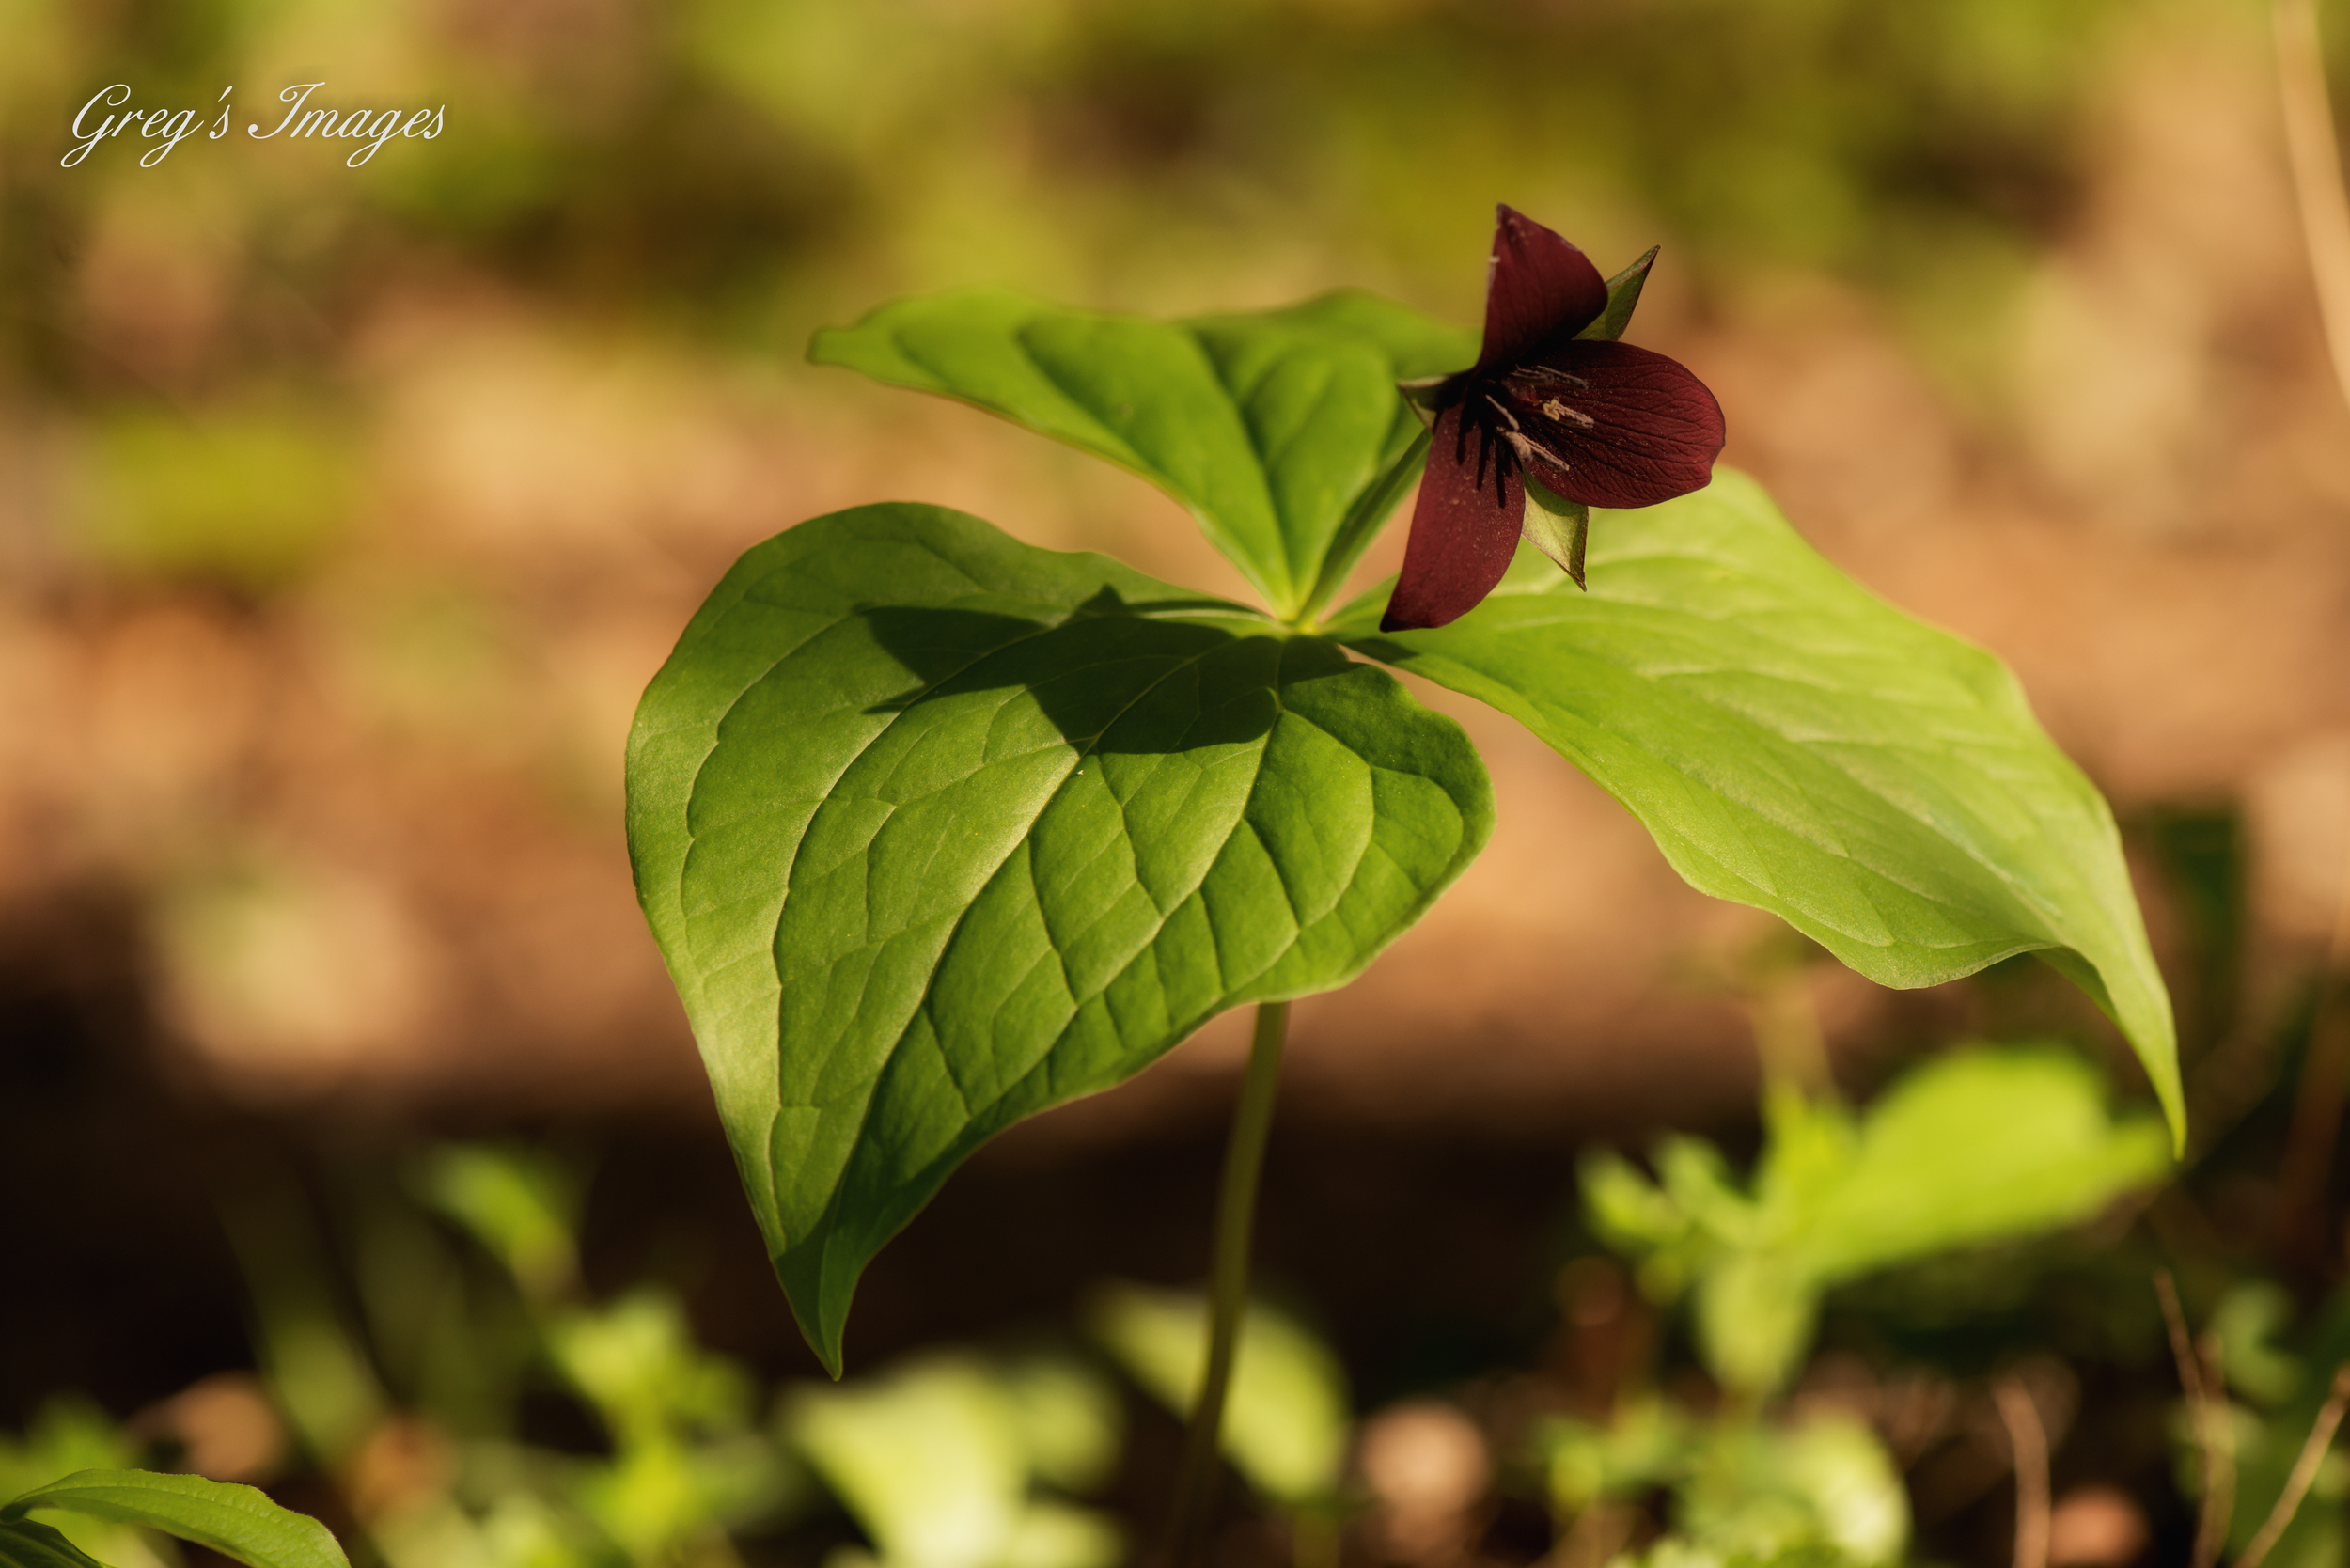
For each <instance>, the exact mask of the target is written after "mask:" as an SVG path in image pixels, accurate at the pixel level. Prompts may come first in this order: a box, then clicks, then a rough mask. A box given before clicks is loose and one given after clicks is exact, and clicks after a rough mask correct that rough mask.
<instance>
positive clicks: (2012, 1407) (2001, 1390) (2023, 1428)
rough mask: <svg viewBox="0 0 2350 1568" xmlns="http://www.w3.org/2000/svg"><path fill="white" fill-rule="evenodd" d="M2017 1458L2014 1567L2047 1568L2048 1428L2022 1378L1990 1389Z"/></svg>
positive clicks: (2007, 1379)
mask: <svg viewBox="0 0 2350 1568" xmlns="http://www.w3.org/2000/svg"><path fill="white" fill-rule="evenodd" d="M1991 1394H1992V1397H1993V1398H1994V1399H1996V1400H1998V1404H1999V1419H2001V1420H2003V1421H2005V1422H2006V1423H2007V1442H2008V1448H2009V1450H2011V1451H2012V1452H2013V1454H2014V1456H2015V1568H2048V1532H2049V1516H2048V1429H2047V1428H2046V1427H2045V1426H2043V1425H2042V1424H2041V1421H2040V1407H2039V1406H2038V1405H2036V1404H2034V1403H2032V1398H2031V1390H2030V1389H2029V1388H2025V1387H2024V1381H2023V1379H2022V1378H2019V1377H2015V1376H2013V1375H2010V1376H2007V1377H2002V1378H2000V1379H1999V1380H1998V1382H1997V1383H1995V1384H1993V1385H1992V1386H1991Z"/></svg>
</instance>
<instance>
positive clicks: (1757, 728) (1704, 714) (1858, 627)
mask: <svg viewBox="0 0 2350 1568" xmlns="http://www.w3.org/2000/svg"><path fill="white" fill-rule="evenodd" d="M1385 599H1386V590H1385V589H1384V588H1382V589H1380V590H1377V591H1375V592H1373V593H1371V594H1369V595H1366V596H1365V597H1364V599H1363V600H1361V601H1358V602H1357V603H1356V604H1355V605H1352V606H1350V607H1349V608H1348V609H1347V611H1346V612H1345V613H1344V614H1343V615H1342V616H1340V618H1338V619H1337V620H1336V621H1334V623H1333V625H1332V633H1333V635H1340V636H1342V637H1344V638H1345V640H1347V642H1348V645H1349V646H1351V647H1353V648H1355V649H1356V650H1357V651H1361V652H1364V653H1368V654H1370V655H1371V656H1372V657H1375V658H1379V659H1384V660H1386V661H1387V662H1388V663H1391V664H1394V665H1396V666H1400V667H1402V668H1404V669H1408V670H1410V671H1411V672H1412V673H1413V674H1415V675H1420V676H1424V677H1426V678H1427V679H1429V680H1432V681H1434V682H1438V683H1439V684H1441V685H1446V686H1449V687H1451V688H1453V689H1454V690H1456V691H1459V692H1463V693H1465V694H1467V695H1468V696H1471V697H1475V698H1481V699H1482V700H1484V701H1487V702H1490V703H1492V704H1493V705H1494V706H1495V707H1496V708H1499V709H1500V710H1501V711H1502V712H1504V713H1509V714H1510V715H1512V717H1514V718H1516V719H1518V720H1519V721H1521V722H1522V723H1524V724H1525V725H1526V726H1527V727H1528V729H1532V730H1533V731H1534V732H1535V733H1536V734H1537V735H1539V736H1541V737H1542V738H1543V740H1544V741H1545V742H1547V743H1548V744H1549V745H1551V747H1552V748H1553V749H1554V750H1556V751H1557V752H1559V755H1560V756H1562V757H1564V758H1566V759H1567V760H1569V761H1571V762H1573V763H1575V765H1576V766H1577V767H1579V768H1581V769H1582V770H1583V771H1584V772H1585V773H1587V774H1589V775H1590V776H1591V777H1593V778H1594V779H1596V780H1598V781H1599V783H1600V784H1601V786H1602V787H1604V788H1605V789H1606V790H1607V792H1609V793H1611V794H1613V795H1614V796H1615V797H1616V798H1617V799H1618V800H1620V801H1622V803H1623V804H1624V806H1625V807H1626V808H1629V809H1630V810H1631V812H1632V813H1633V815H1635V816H1636V817H1637V818H1639V819H1640V822H1641V823H1642V824H1643V825H1645V826H1646V827H1647V828H1648V830H1649V832H1650V833H1652V834H1653V835H1654V836H1655V839H1656V841H1657V844H1658V845H1659V846H1660V847H1661V848H1662V849H1663V850H1664V852H1665V855H1666V857H1667V858H1668V859H1669V860H1670V861H1671V862H1672V864H1673V867H1674V869H1675V870H1678V871H1680V872H1681V874H1682V875H1683V876H1684V877H1685V878H1687V879H1688V880H1689V882H1690V883H1691V884H1692V885H1694V886H1697V887H1699V888H1700V889H1702V890H1703V891H1705V892H1708V893H1712V894H1714V895H1716V896H1717V897H1720V898H1726V899H1733V900H1736V901H1737V902H1741V903H1748V904H1753V905H1756V906H1758V907H1760V908H1763V909H1767V910H1770V911H1771V912H1772V913H1774V914H1776V915H1778V916H1780V917H1782V918H1784V919H1786V920H1787V921H1788V923H1790V924H1791V925H1793V926H1794V927H1795V928H1796V929H1797V930H1799V931H1801V932H1803V933H1805V934H1806V935H1809V936H1810V937H1812V938H1814V939H1815V940H1817V941H1819V942H1820V943H1822V944H1823V945H1825V947H1826V948H1827V949H1829V950H1830V951H1831V952H1833V953H1835V954H1836V956H1837V957H1839V958H1841V959H1842V960H1843V961H1844V962H1845V963H1846V964H1850V965H1852V966H1853V967H1854V968H1855V969H1857V970H1859V971H1860V972H1861V973H1862V974H1864V975H1866V976H1868V977H1869V978H1870V979H1872V980H1877V981H1879V982H1880V983H1882V984H1886V985H1894V986H1919V985H1933V984H1935V983H1938V982H1940V981H1943V980H1954V979H1956V978H1958V977H1959V976H1962V975H1967V974H1972V973H1973V972H1974V971H1976V970H1978V969H1981V968H1982V967H1983V966H1984V965H1985V964H1995V963H1997V962H1998V961H1999V960H2000V959H2003V958H2006V957H2008V956H2010V955H2011V954H2014V953H2022V952H2038V953H2040V954H2042V955H2043V956H2044V957H2045V958H2046V959H2047V960H2048V961H2049V962H2050V963H2052V964H2055V965H2056V966H2057V967H2058V968H2059V969H2060V970H2062V971H2063V972H2064V973H2065V974H2066V975H2067V976H2069V977H2071V978H2072V979H2073V980H2076V982H2077V983H2079V984H2080V985H2081V987H2082V988H2083V989H2084V990H2086V991H2087V992H2088V993H2089V994H2090V995H2091V996H2093V997H2094V998H2095V999H2096V1000H2097V1002H2098V1004H2099V1005H2100V1006H2102V1007H2104V1008H2105V1009H2106V1011H2107V1012H2108V1013H2110V1014H2111V1015H2112V1016H2113V1017H2114V1019H2115V1020H2116V1021H2117V1022H2118V1023H2119V1024H2120V1025H2121V1027H2122V1029H2123V1032H2124V1033H2125V1034H2126V1035H2127V1036H2128V1037H2129V1040H2130V1043H2131V1044H2132V1045H2133V1046H2134V1047H2135V1048H2136V1050H2137V1052H2138V1057H2139V1060H2140V1061H2141V1062H2142V1063H2143V1064H2144V1065H2145V1069H2146V1074H2147V1076H2148V1077H2149V1078H2150V1079H2151V1080H2152V1081H2153V1083H2154V1090H2155V1092H2156V1093H2157V1094H2158V1095H2159V1096H2160V1097H2161V1100H2162V1104H2163V1107H2164V1109H2165V1111H2166V1112H2167V1113H2168V1114H2169V1116H2170V1125H2171V1131H2172V1134H2173V1137H2183V1136H2184V1132H2185V1110H2184V1107H2183V1105H2182V1102H2181V1099H2180V1093H2179V1070H2178V1059H2177V1040H2176V1036H2175V1033H2174V1031H2173V1027H2172V1023H2171V1016H2170V996H2169V994H2168V993H2167V992H2166V991H2165V990H2164V989H2163V983H2162V977H2161V975H2160V974H2159V973H2158V972H2157V971H2156V969H2155V967H2154V955H2153V953H2152V951H2151V950H2150V949H2149V948H2148V946H2147V942H2146V932H2145V927H2144V925H2143V923H2142V922H2141V920H2140V919H2139V912H2138V905H2137V902H2136V901H2135V899H2134V898H2133V897H2132V894H2131V891H2130V881H2129V874H2128V872H2127V870H2125V869H2124V867H2123V861H2122V846H2121V839H2120V838H2119V836H2118V835H2117V834H2116V832H2115V830H2114V825H2113V817H2112V813H2111V812H2110V811H2108V810H2107V807H2106V803H2105V801H2104V799H2103V798H2102V797H2101V796H2100V795H2099V794H2098V793H2097V791H2096V789H2095V787H2094V786H2092V784H2091V783H2090V782H2089V780H2088V779H2087V778H2085V777H2083V776H2081V773H2080V770H2079V769H2077V768H2076V767H2075V766H2074V765H2073V764H2072V763H2071V762H2070V761H2069V760H2066V758H2065V757H2064V755H2063V753H2061V752H2060V751H2059V750H2058V749H2057V748H2056V746H2055V745H2053V744H2052V743H2051V742H2050V741H2049V740H2048V738H2047V736H2046V735H2045V734H2044V733H2042V731H2041V729H2040V727H2039V725H2038V724H2037V723H2036V722H2035V721H2034V720H2033V718H2032V715H2031V710H2030V708H2029V706H2028V705H2027V704H2026V702H2025V699H2024V696H2023V692H2022V691H2021V689H2020V688H2019V687H2018V686H2017V685H2016V683H2015V678H2014V677H2013V675H2012V674H2010V673H2009V671H2008V670H2007V667H2006V666H2003V665H2001V664H2000V663H1999V662H1998V660H1997V659H1995V658H1993V657H1992V656H1991V655H1990V654H1988V653H1985V652H1984V651H1982V650H1981V649H1978V648H1975V647H1972V646H1970V645H1969V644H1966V643H1964V642H1961V641H1960V640H1959V639H1957V638H1956V637H1953V636H1951V635H1948V634H1947V633H1943V632H1939V631H1935V629H1933V628H1931V627H1928V626H1925V625H1922V624H1920V623H1919V622H1918V621H1915V620H1912V619H1909V618H1908V617H1907V616H1904V615H1903V614H1902V613H1901V612H1899V611H1898V610H1895V609H1893V608H1892V607H1890V606H1889V605H1888V604H1885V603H1884V602H1883V601H1881V600H1879V599H1877V598H1876V597H1874V596H1873V595H1872V594H1871V593H1869V592H1868V591H1867V590H1866V589H1864V588H1861V587H1860V586H1859V585H1857V584H1856V583H1854V582H1853V581H1852V580H1851V579H1850V578H1848V577H1846V576H1844V575H1843V574H1842V573H1841V572H1838V571H1837V570H1836V569H1835V568H1834V567H1832V566H1830V565H1829V564H1828V563H1827V562H1826V561H1825V560H1823V559H1822V558H1821V557H1819V556H1818V555H1817V554H1816V553H1815V552H1814V551H1813V550H1812V549H1811V548H1810V546H1809V545H1808V544H1806V543H1805V542H1804V541H1802V539H1801V538H1799V537H1798V536H1797V535H1796V533H1795V531H1794V529H1793V528H1791V527H1789V526H1788V525H1787V522H1786V520H1785V519H1784V518H1782V517H1781V516H1780V515H1779V513H1778V509H1777V508H1775V507H1774V506H1773V505H1772V504H1771V501H1770V498H1769V497H1768V496H1767V495H1765V494H1763V490H1762V488H1761V487H1760V486H1758V485H1756V484H1755V483H1754V482H1753V481H1752V480H1751V479H1748V478H1746V477H1744V476H1743V475H1739V474H1735V473H1732V472H1731V471H1729V470H1726V469H1725V470H1717V471H1716V476H1715V480H1714V483H1713V485H1712V486H1711V487H1710V488H1709V489H1706V490H1703V491H1700V492H1699V493H1698V494H1693V495H1686V496H1684V497H1682V498H1681V499H1680V500H1677V501H1669V502H1667V503H1665V504H1664V505H1662V506H1658V507H1651V508H1648V509H1645V510H1639V511H1632V512H1613V513H1610V512H1600V513H1596V514H1595V515H1594V518H1593V521H1592V524H1591V530H1590V592H1589V593H1583V592H1578V591H1577V590H1576V589H1575V587H1574V586H1573V585H1572V584H1571V583H1569V582H1568V581H1567V579H1566V578H1565V577H1564V576H1563V575H1561V574H1560V572H1559V570H1558V569H1557V568H1556V567H1555V566H1553V565H1552V564H1551V563H1550V562H1549V561H1548V560H1547V559H1545V558H1543V557H1542V556H1540V555H1539V554H1537V553H1536V552H1535V551H1533V550H1532V549H1530V548H1528V549H1525V550H1522V551H1521V552H1520V553H1519V557H1518V560H1517V562H1516V564H1515V565H1514V566H1513V567H1512V570H1511V574H1510V576H1509V577H1508V578H1506V579H1505V580H1504V582H1503V584H1502V586H1501V588H1499V589H1498V590H1496V592H1495V593H1494V595H1493V596H1492V597H1491V598H1489V599H1487V600H1486V601H1485V603H1484V604H1481V605H1480V606H1478V608H1477V609H1475V610H1473V611H1471V612H1470V613H1469V614H1468V615H1466V616H1464V617H1462V618H1461V619H1459V620H1457V621H1454V622H1453V623H1452V624H1451V625H1449V626H1444V627H1439V628H1437V629H1436V630H1434V631H1428V632H1408V633H1402V634H1399V635H1392V636H1388V635H1380V634H1379V633H1378V632H1377V630H1376V627H1377V624H1378V616H1379V610H1380V606H1381V604H1384V602H1385Z"/></svg>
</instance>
